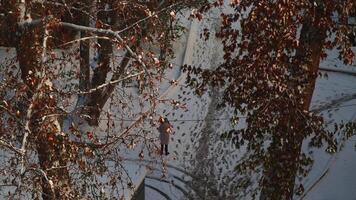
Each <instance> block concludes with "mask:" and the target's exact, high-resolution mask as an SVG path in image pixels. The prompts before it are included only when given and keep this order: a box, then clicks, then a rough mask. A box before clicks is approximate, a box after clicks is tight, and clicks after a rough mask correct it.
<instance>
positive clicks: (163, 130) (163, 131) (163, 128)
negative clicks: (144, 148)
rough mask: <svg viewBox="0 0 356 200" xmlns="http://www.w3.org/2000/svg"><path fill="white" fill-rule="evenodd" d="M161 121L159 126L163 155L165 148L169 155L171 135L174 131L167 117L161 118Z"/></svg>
mask: <svg viewBox="0 0 356 200" xmlns="http://www.w3.org/2000/svg"><path fill="white" fill-rule="evenodd" d="M160 122H161V124H160V126H159V127H158V132H159V140H160V141H161V155H163V149H164V150H165V153H166V155H168V154H169V152H168V144H169V135H170V134H171V133H172V125H171V124H170V123H169V121H168V119H167V118H164V119H162V118H161V120H160Z"/></svg>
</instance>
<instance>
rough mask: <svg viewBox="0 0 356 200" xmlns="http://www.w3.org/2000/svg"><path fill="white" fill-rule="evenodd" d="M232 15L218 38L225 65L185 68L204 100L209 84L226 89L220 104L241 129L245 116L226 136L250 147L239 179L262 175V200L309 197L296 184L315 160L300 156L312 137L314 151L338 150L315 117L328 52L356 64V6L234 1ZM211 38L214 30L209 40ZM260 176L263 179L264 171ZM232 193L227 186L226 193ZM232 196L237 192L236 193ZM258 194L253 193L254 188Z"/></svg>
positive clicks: (243, 183)
mask: <svg viewBox="0 0 356 200" xmlns="http://www.w3.org/2000/svg"><path fill="white" fill-rule="evenodd" d="M229 3H230V6H231V7H232V12H228V13H222V14H221V23H222V25H221V29H220V31H219V33H217V34H216V37H217V38H220V39H221V40H222V43H223V45H224V63H223V64H222V65H220V66H218V67H217V68H216V69H214V70H203V69H201V68H198V67H194V66H186V70H187V71H188V73H189V78H188V79H189V80H188V83H189V84H191V86H192V87H194V88H195V89H196V92H197V94H202V93H203V92H205V91H207V88H208V87H207V86H212V87H219V88H222V90H223V92H224V97H223V103H222V104H221V106H231V107H232V108H233V109H234V114H235V116H236V117H234V118H233V120H232V121H233V122H234V123H237V124H238V120H239V117H238V116H240V115H241V114H243V115H245V116H246V124H247V126H246V127H245V128H243V129H235V130H232V131H230V132H228V133H225V134H223V136H224V137H225V138H229V139H232V140H233V141H236V146H237V147H238V148H239V147H241V146H245V147H246V148H247V151H248V154H247V155H248V156H247V157H245V158H244V159H243V160H241V161H240V162H239V163H236V173H237V174H241V175H242V174H251V173H249V172H253V173H256V172H257V173H256V174H260V175H261V176H260V177H259V178H258V180H259V181H258V183H257V184H258V185H259V186H260V190H256V189H255V190H252V193H253V194H252V195H253V196H254V197H258V196H259V198H260V199H292V198H293V195H294V194H300V193H301V192H303V186H302V185H295V180H296V177H298V175H300V176H304V175H306V173H307V172H308V169H309V168H308V166H310V164H311V163H312V159H311V158H310V157H309V156H308V155H306V154H304V153H302V152H301V145H302V143H303V141H304V139H306V138H307V137H311V138H312V139H311V143H310V145H312V146H317V147H320V146H321V145H322V144H323V143H324V144H325V142H326V144H328V145H329V149H330V150H334V149H335V148H336V141H335V140H334V139H333V137H332V134H331V133H330V132H328V131H327V130H326V129H325V124H324V123H323V118H322V117H320V116H318V115H317V114H315V113H313V112H311V111H310V109H309V107H310V102H311V98H312V94H313V91H314V85H315V80H316V78H317V76H318V68H319V63H320V60H321V59H323V58H324V57H325V56H326V53H325V51H326V50H327V49H332V48H338V50H339V53H340V57H339V58H340V59H342V60H343V61H344V62H345V63H351V62H353V60H354V55H355V52H353V51H352V49H351V48H350V47H351V42H352V41H351V40H350V38H352V34H354V33H352V28H353V26H352V25H351V24H349V18H350V17H352V16H355V13H356V4H355V1H352V0H346V1H329V0H325V1H324V0H301V1H288V0H277V1H265V0H260V1H250V0H240V1H238V0H236V1H229ZM223 5H224V1H223V0H219V1H214V2H213V3H211V4H210V5H207V6H204V7H202V8H201V9H200V12H197V13H195V14H194V16H195V17H196V18H198V19H200V20H204V13H205V12H206V11H208V10H210V9H213V8H215V7H220V6H223ZM203 36H204V37H208V36H209V30H206V31H205V32H204V34H203ZM259 172H260V173H259ZM235 177H236V179H237V180H236V181H234V183H235V184H233V186H232V187H234V188H240V189H241V188H242V189H246V188H250V187H253V186H254V183H253V182H251V181H250V179H249V178H246V176H235ZM225 189H226V188H225ZM230 191H231V190H230ZM249 191H251V190H249Z"/></svg>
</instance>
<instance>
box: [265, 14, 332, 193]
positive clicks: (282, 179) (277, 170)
mask: <svg viewBox="0 0 356 200" xmlns="http://www.w3.org/2000/svg"><path fill="white" fill-rule="evenodd" d="M317 24H318V22H311V21H307V22H305V23H304V24H303V27H302V30H301V35H300V48H299V49H298V50H297V52H296V59H298V60H300V61H301V63H300V65H299V66H295V68H294V69H292V79H293V80H294V81H292V83H291V85H290V87H292V88H294V89H296V87H297V86H298V85H301V82H300V80H303V81H302V85H303V86H304V90H303V93H302V99H303V104H301V105H300V106H299V107H298V108H294V109H299V110H301V111H303V110H309V107H310V103H311V99H312V96H313V92H314V87H315V81H316V78H317V72H318V68H319V63H320V58H321V53H322V47H323V44H324V42H325V38H326V29H323V28H322V27H318V25H317ZM301 66H306V67H307V70H302V69H301V68H302V67H301ZM291 109H292V110H293V108H291ZM297 112H298V111H297V110H294V111H293V112H289V114H288V115H287V116H284V118H283V119H281V120H280V121H281V122H280V127H279V130H277V132H278V134H277V135H275V136H274V138H273V141H272V144H271V146H270V148H269V149H268V151H269V155H270V159H267V160H269V161H268V162H266V163H265V170H264V174H263V176H264V178H263V182H262V190H261V196H260V199H261V200H272V199H273V200H274V199H292V198H293V195H294V186H295V179H296V176H297V171H298V168H299V162H298V161H299V157H300V154H301V146H302V143H303V140H304V133H303V131H304V125H303V119H300V117H298V115H297V114H296V113H297ZM292 126H293V127H294V129H291V128H290V127H292Z"/></svg>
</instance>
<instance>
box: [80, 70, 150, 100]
mask: <svg viewBox="0 0 356 200" xmlns="http://www.w3.org/2000/svg"><path fill="white" fill-rule="evenodd" d="M143 73H144V71H141V72H138V73H136V74H131V75H129V76H126V77H125V78H122V79H118V80H113V81H110V82H108V83H105V84H102V85H99V86H97V87H96V88H93V89H90V90H88V91H85V92H79V94H89V93H93V92H95V91H98V90H100V89H102V88H105V87H107V86H110V85H115V84H118V83H120V82H122V81H125V80H128V79H130V78H133V77H136V76H139V75H141V74H143Z"/></svg>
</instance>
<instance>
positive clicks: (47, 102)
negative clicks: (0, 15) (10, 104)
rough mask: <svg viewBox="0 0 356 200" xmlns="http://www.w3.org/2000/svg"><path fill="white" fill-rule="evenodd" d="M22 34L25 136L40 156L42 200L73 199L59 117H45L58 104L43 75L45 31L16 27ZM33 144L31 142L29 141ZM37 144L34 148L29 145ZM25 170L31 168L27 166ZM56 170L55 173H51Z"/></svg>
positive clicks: (19, 52)
mask: <svg viewBox="0 0 356 200" xmlns="http://www.w3.org/2000/svg"><path fill="white" fill-rule="evenodd" d="M24 4H25V3H24V2H21V3H19V10H20V12H21V13H22V14H21V15H19V16H20V19H18V21H20V22H22V21H23V20H24V19H25V17H24V15H25V14H24V12H25V11H24V10H25V5H24ZM13 26H14V27H15V30H17V32H18V33H19V36H18V37H17V41H16V54H17V58H18V62H19V66H20V69H21V78H22V80H23V82H24V83H25V84H26V85H27V86H28V88H29V90H28V92H27V100H28V101H29V103H24V105H23V106H22V110H23V111H25V110H26V111H25V112H24V113H26V112H27V113H28V115H27V119H26V120H28V127H27V128H28V130H29V133H28V135H26V134H24V138H23V148H24V150H27V149H29V148H31V147H34V148H35V150H36V151H37V154H38V160H39V166H40V170H41V171H42V172H43V173H42V174H41V176H42V183H41V187H42V198H43V199H45V200H48V199H71V198H72V197H73V196H72V197H71V196H70V195H71V191H72V190H71V186H70V177H69V172H68V169H67V168H65V167H60V166H66V165H67V162H66V157H65V153H66V147H65V146H64V143H63V141H64V138H62V137H63V136H60V132H61V128H60V126H59V123H58V119H57V118H56V117H44V116H46V115H49V114H53V113H56V102H55V100H54V98H51V96H50V93H51V92H52V91H51V89H50V88H51V84H52V83H51V82H50V80H48V79H46V77H45V75H44V72H43V67H44V66H43V61H44V58H45V56H46V55H45V54H44V51H45V49H46V48H47V45H46V41H44V42H43V44H41V41H42V40H43V37H41V36H42V35H44V34H43V33H44V30H45V28H43V27H41V29H26V28H25V29H22V28H20V27H17V23H15V24H14V25H13ZM28 141H30V142H28ZM29 143H31V144H34V146H30V145H26V144H29ZM23 167H24V171H26V170H27V169H26V168H27V166H26V164H24V166H23ZM50 168H53V169H51V170H48V169H50Z"/></svg>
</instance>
